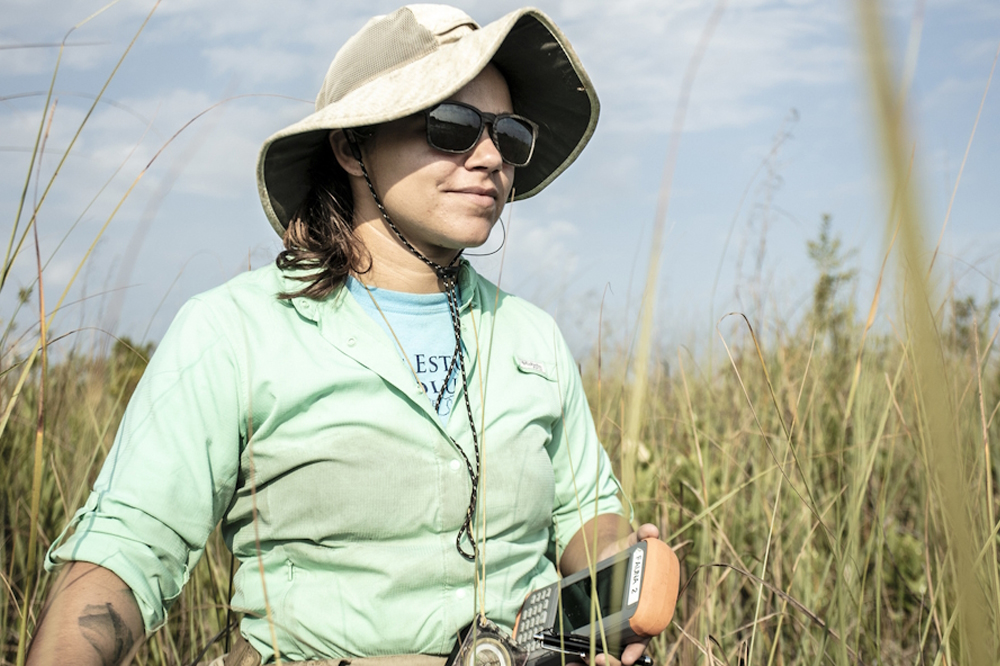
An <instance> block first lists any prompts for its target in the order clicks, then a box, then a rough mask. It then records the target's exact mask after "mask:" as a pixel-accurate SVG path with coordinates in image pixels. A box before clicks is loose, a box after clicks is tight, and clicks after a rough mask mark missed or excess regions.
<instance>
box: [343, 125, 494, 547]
mask: <svg viewBox="0 0 1000 666" xmlns="http://www.w3.org/2000/svg"><path fill="white" fill-rule="evenodd" d="M347 136H348V140H349V141H351V144H352V152H353V149H354V148H356V144H355V143H354V140H353V137H352V136H351V134H350V133H348V135H347ZM354 157H355V159H357V161H358V165H359V166H360V167H361V173H362V174H364V177H365V182H366V183H367V184H368V191H369V192H371V195H372V198H373V199H374V200H375V205H376V206H378V209H379V212H380V213H381V214H382V219H383V220H385V223H386V224H388V225H389V228H390V229H392V232H393V233H394V234H395V235H396V238H398V239H399V240H400V242H401V243H403V245H404V246H405V247H406V249H408V250H409V251H410V253H412V254H413V255H414V256H416V257H417V258H418V259H420V260H421V261H423V262H424V263H425V264H427V265H428V266H429V267H430V268H431V269H432V270H433V271H434V273H435V274H436V275H437V276H438V278H439V279H440V280H441V282H442V283H444V292H445V294H446V296H447V298H448V313H449V314H450V315H451V325H452V328H453V329H454V332H455V351H454V353H453V354H452V357H451V363H450V364H449V366H448V374H447V375H445V377H451V374H452V372H454V371H455V364H456V363H457V364H458V367H459V374H460V375H461V377H462V397H463V398H464V399H465V411H466V414H467V415H468V417H469V428H470V430H471V431H472V448H473V451H474V452H475V456H476V465H475V467H473V466H472V462H471V461H470V460H469V457H468V456H467V455H465V451H463V450H462V447H461V446H459V445H458V442H456V441H455V438H454V437H452V436H451V435H448V434H447V433H445V434H446V435H447V437H448V439H449V440H451V443H452V445H453V446H454V447H455V448H456V449H457V450H458V453H459V455H461V456H462V460H464V461H465V467H466V469H467V470H468V472H469V480H470V481H471V482H472V492H471V493H470V495H469V506H468V508H466V510H465V521H464V522H463V523H462V527H461V528H460V529H459V530H458V534H457V535H456V536H455V548H457V549H458V553H459V555H461V556H462V557H464V558H465V559H466V560H469V561H470V562H475V561H476V559H478V557H479V547H478V546H477V544H476V539H475V537H474V536H473V534H472V520H473V516H474V515H475V512H476V500H477V495H478V491H479V468H480V466H481V459H480V455H479V436H478V434H477V433H476V422H475V419H474V418H473V417H472V404H471V403H470V402H469V384H468V380H467V378H466V373H465V357H464V355H463V354H462V322H461V319H460V317H459V306H460V304H459V300H458V271H459V264H458V259H459V257H461V256H462V253H461V251H459V253H458V254H456V255H455V258H454V259H452V260H451V263H449V264H448V265H447V266H442V265H441V264H438V263H436V262H433V261H431V260H430V259H428V258H427V257H425V256H424V255H423V254H421V252H420V250H418V249H417V248H415V247H413V245H411V244H410V242H409V241H408V240H406V238H405V237H404V236H403V234H402V233H401V232H400V231H399V229H398V228H397V227H396V225H395V223H393V221H392V220H391V219H390V218H389V213H388V211H386V209H385V206H383V205H382V200H381V199H380V198H379V196H378V194H377V193H376V192H375V186H374V185H372V181H371V178H369V177H368V169H367V168H365V163H364V161H363V160H362V159H361V153H360V150H357V152H355V154H354ZM368 295H369V296H371V297H372V301H373V302H374V301H375V297H374V296H373V295H372V293H371V291H369V292H368ZM375 307H376V308H377V309H378V311H379V313H380V314H381V315H382V318H383V319H385V313H384V312H382V309H381V308H379V307H378V303H375ZM388 324H389V320H388V319H386V325H388ZM389 330H390V331H391V330H392V327H391V326H390V327H389ZM395 336H396V334H395V332H393V337H395ZM396 343H397V344H399V338H396ZM400 349H402V345H400ZM403 355H404V356H406V352H405V351H404V352H403ZM407 363H409V358H407ZM410 369H411V370H413V366H412V365H411V366H410ZM414 378H415V379H417V382H418V383H419V378H417V376H416V372H414ZM446 381H447V380H446ZM444 393H445V392H444V390H442V391H441V392H440V393H439V394H438V397H437V401H436V402H435V403H434V412H435V413H437V411H438V408H439V407H440V406H441V399H442V398H443V397H444ZM463 534H465V535H466V536H467V537H468V538H469V541H470V542H471V543H472V552H471V553H468V552H466V551H465V549H464V548H463V547H462V535H463Z"/></svg>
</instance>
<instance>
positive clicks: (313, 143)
mask: <svg viewBox="0 0 1000 666" xmlns="http://www.w3.org/2000/svg"><path fill="white" fill-rule="evenodd" d="M490 62H492V63H493V64H494V65H495V66H496V67H497V68H498V69H499V70H500V72H501V73H502V74H503V75H504V78H505V79H506V80H507V85H508V87H509V88H510V95H511V99H512V100H513V103H514V111H515V113H518V114H521V115H523V116H525V117H527V118H529V119H531V120H533V121H534V122H536V123H537V124H538V140H537V143H536V146H535V152H534V155H533V156H532V158H531V162H530V163H529V164H528V165H527V166H524V167H519V168H517V169H516V171H515V175H514V187H515V196H514V198H515V200H516V199H527V198H528V197H531V196H533V195H535V194H538V193H539V192H541V191H542V190H543V189H544V188H545V187H546V186H547V185H548V184H549V183H551V182H552V181H553V180H554V179H555V178H556V176H558V175H559V174H560V173H562V172H563V171H564V170H565V169H566V167H568V166H569V165H570V164H571V163H572V162H573V161H574V160H575V159H576V158H577V156H578V155H579V154H580V151H581V150H583V147H584V146H585V145H586V144H587V142H588V141H589V140H590V137H591V135H592V134H593V133H594V128H595V126H596V125H597V117H598V113H599V110H600V105H599V103H598V101H597V93H596V92H595V91H594V87H593V85H592V84H591V82H590V78H589V77H588V76H587V73H586V72H585V71H584V69H583V65H582V64H581V63H580V60H579V58H577V56H576V53H574V52H573V47H572V46H570V44H569V41H568V40H567V39H566V37H565V36H564V35H563V34H562V32H561V31H560V30H559V28H557V27H556V25H555V24H554V23H553V22H552V20H551V19H550V18H549V17H548V16H546V15H545V14H544V13H542V12H541V11H539V10H537V9H534V8H524V9H519V10H517V11H514V12H511V13H510V14H507V15H506V16H504V17H503V18H500V19H498V20H496V21H494V22H493V23H490V24H488V25H486V26H484V27H479V25H478V24H477V23H476V22H475V21H473V20H472V19H471V18H470V17H469V16H468V15H467V14H466V13H465V12H463V11H461V10H459V9H456V8H454V7H449V6H446V5H408V6H406V7H402V8H400V9H398V10H396V11H395V12H393V13H391V14H387V15H385V16H376V17H375V18H373V19H371V20H370V21H368V23H366V24H365V25H364V27H362V28H361V30H360V31H359V32H358V33H357V34H356V35H354V36H353V37H351V38H350V39H349V40H348V41H347V43H346V44H344V46H343V47H342V48H341V49H340V51H338V52H337V55H336V57H335V58H334V59H333V63H331V65H330V69H329V71H327V74H326V78H325V79H324V80H323V87H322V88H321V89H320V91H319V95H317V97H316V111H315V113H312V114H311V115H309V116H307V117H306V118H304V119H302V120H301V121H299V122H297V123H295V124H294V125H290V126H289V127H286V128H285V129H283V130H281V131H280V132H278V133H276V134H274V135H273V136H271V137H270V138H269V139H268V140H267V141H265V142H264V145H263V146H262V147H261V149H260V155H259V156H258V158H257V189H258V191H259V192H260V199H261V203H262V204H263V205H264V211H265V213H267V217H268V219H269V220H270V221H271V226H273V227H274V229H275V231H277V232H278V233H279V234H284V231H285V227H286V226H287V225H288V222H289V220H290V219H291V218H292V216H293V215H295V213H296V211H297V210H298V208H299V206H300V205H301V204H302V202H303V201H304V200H305V198H306V195H307V194H308V193H309V188H310V187H311V183H310V181H309V176H308V171H309V167H310V164H311V161H312V158H313V156H314V154H315V152H316V150H318V149H319V148H320V147H321V146H322V145H323V143H324V142H326V140H327V134H328V133H329V131H330V130H333V129H344V128H348V127H366V126H370V125H377V124H379V123H385V122H388V121H391V120H397V119H399V118H405V117H406V116H409V115H412V114H414V113H417V112H419V111H422V110H424V109H426V108H428V107H431V106H433V105H435V104H437V103H438V102H441V101H444V100H446V99H448V98H449V97H451V96H452V95H454V94H455V93H456V92H458V91H459V90H460V89H461V88H462V87H463V86H465V84H467V83H468V82H469V81H471V80H472V79H474V78H475V77H476V75H477V74H479V72H481V71H482V69H483V68H484V67H485V66H486V65H487V64H489V63H490Z"/></svg>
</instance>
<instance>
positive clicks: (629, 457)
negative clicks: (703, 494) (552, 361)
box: [621, 0, 727, 498]
mask: <svg viewBox="0 0 1000 666" xmlns="http://www.w3.org/2000/svg"><path fill="white" fill-rule="evenodd" d="M726 4H727V0H719V1H718V2H717V3H716V5H715V9H714V10H713V11H712V14H711V16H710V17H709V19H708V22H707V23H706V24H705V28H704V30H702V33H701V38H700V39H699V41H698V46H697V47H696V48H695V50H694V53H692V54H691V59H690V60H689V61H688V65H687V69H686V70H685V72H684V80H683V82H682V83H681V90H680V96H679V97H678V100H677V108H676V110H675V112H674V120H673V125H672V128H671V136H670V148H669V151H668V153H667V161H666V165H665V166H664V168H663V180H662V181H661V182H660V190H659V194H658V196H657V202H656V215H655V217H654V222H653V237H652V241H651V242H650V245H649V265H648V267H647V269H646V288H645V289H644V290H643V294H642V304H641V306H640V309H639V313H640V314H639V340H638V345H637V347H636V354H635V366H634V367H635V377H634V379H633V381H632V383H631V385H630V388H629V392H628V396H629V397H628V407H627V409H628V412H627V414H626V418H625V424H624V432H623V436H622V445H621V477H622V478H621V480H622V490H623V491H624V493H625V496H626V497H629V498H631V497H632V495H633V492H634V490H635V466H636V455H637V452H638V444H639V435H640V433H641V431H642V424H643V423H644V422H645V421H646V419H645V412H646V398H647V397H648V393H649V362H650V358H651V357H652V342H653V319H654V315H655V310H656V294H657V291H658V290H657V283H658V282H659V277H660V253H661V252H662V251H663V238H664V235H665V233H666V226H667V210H668V209H669V207H670V191H671V187H672V186H673V182H674V168H675V167H676V165H677V154H678V151H679V150H680V139H681V133H682V131H683V130H684V120H685V118H686V117H687V107H688V101H689V100H690V98H691V89H692V88H693V87H694V80H695V77H696V75H697V74H698V66H699V65H700V64H701V61H702V59H703V58H704V56H705V52H706V51H707V50H708V44H709V42H711V40H712V35H713V34H714V33H715V29H716V27H718V25H719V21H721V20H722V15H723V14H724V13H725V10H726Z"/></svg>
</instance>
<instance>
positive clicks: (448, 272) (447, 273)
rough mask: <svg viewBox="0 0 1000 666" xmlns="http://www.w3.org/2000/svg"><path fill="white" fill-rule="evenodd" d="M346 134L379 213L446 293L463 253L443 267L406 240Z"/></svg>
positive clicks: (351, 139)
mask: <svg viewBox="0 0 1000 666" xmlns="http://www.w3.org/2000/svg"><path fill="white" fill-rule="evenodd" d="M344 134H345V135H346V136H347V141H348V143H349V144H350V146H351V154H352V155H354V159H356V160H357V161H358V166H360V167H361V173H362V175H363V176H364V177H365V183H367V184H368V191H369V192H371V194H372V199H374V200H375V205H376V206H378V210H379V213H381V214H382V219H383V220H385V223H386V224H388V225H389V228H390V229H392V233H394V234H396V238H398V239H399V242H400V243H402V244H403V246H404V247H405V248H406V249H407V250H409V251H410V252H411V253H412V254H413V256H415V257H416V258H417V259H420V261H422V262H424V263H425V264H427V265H428V266H429V267H430V268H431V270H433V271H434V273H435V275H437V276H438V277H439V278H440V279H441V280H442V281H443V282H444V283H445V291H449V287H450V284H454V283H456V281H457V279H458V268H459V266H458V260H459V259H460V258H461V256H462V252H463V251H462V250H459V251H458V254H456V255H455V258H454V259H452V260H451V262H449V264H448V265H447V266H442V265H441V264H439V263H437V262H435V261H432V260H430V259H428V258H427V257H426V256H424V254H423V253H422V252H421V251H420V250H418V249H417V248H415V247H413V244H412V243H410V241H408V240H406V237H405V236H403V233H402V232H401V231H400V230H399V227H397V226H396V224H395V223H394V222H393V221H392V218H390V217H389V212H388V211H387V210H386V209H385V206H384V205H383V204H382V199H381V198H379V196H378V193H377V192H375V186H374V185H372V179H371V178H370V177H369V176H368V169H367V168H366V167H365V162H364V160H363V159H362V158H361V148H360V146H358V143H357V140H356V138H355V136H354V132H351V131H350V130H348V131H345V132H344Z"/></svg>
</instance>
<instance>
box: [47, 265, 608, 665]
mask: <svg viewBox="0 0 1000 666" xmlns="http://www.w3.org/2000/svg"><path fill="white" fill-rule="evenodd" d="M300 284H301V283H298V282H293V281H291V280H288V279H287V278H286V277H285V276H283V275H282V274H281V272H280V271H279V270H278V269H277V268H276V267H274V266H273V265H271V266H268V267H266V268H262V269H259V270H256V271H253V272H249V273H246V274H244V275H241V276H239V277H237V278H235V279H233V280H231V281H230V282H228V283H227V284H225V285H222V286H221V287H218V288H216V289H214V290H212V291H209V292H207V293H205V294H202V295H200V296H197V297H195V298H193V299H192V300H191V301H190V302H188V303H187V304H186V305H185V306H184V307H183V308H182V309H181V311H180V312H179V313H178V315H177V318H176V319H175V321H174V322H173V324H172V325H171V327H170V329H169V330H168V332H167V334H166V335H165V336H164V338H163V340H162V342H161V343H160V346H159V349H158V350H157V352H156V354H155V355H154V356H153V358H152V360H151V361H150V363H149V366H148V367H147V369H146V372H145V374H144V375H143V378H142V380H141V381H140V383H139V386H138V387H137V389H136V391H135V394H134V395H133V397H132V400H131V402H130V404H129V406H128V409H127V410H126V412H125V416H124V418H123V420H122V423H121V426H120V428H119V431H118V435H117V439H116V441H115V444H114V447H113V449H112V451H111V453H110V455H109V456H108V459H107V461H106V462H105V464H104V467H103V468H102V470H101V473H100V475H99V477H98V479H97V481H96V483H95V486H94V489H93V492H92V494H91V495H90V497H89V499H88V500H87V503H86V504H85V506H84V507H83V508H81V509H80V511H78V512H77V514H76V515H75V516H74V518H73V521H72V523H71V525H70V527H69V528H68V531H71V532H72V533H71V535H70V536H68V537H67V538H65V539H64V540H62V541H57V543H55V544H54V545H53V547H52V548H51V549H50V551H49V555H48V558H47V566H49V567H50V568H51V567H53V566H56V565H57V564H58V563H61V562H66V561H70V560H82V561H88V562H93V563H95V564H99V565H101V566H104V567H106V568H108V569H110V570H111V571H113V572H115V573H116V574H117V575H118V576H119V577H121V578H122V579H123V580H124V581H125V582H126V583H127V584H128V585H129V586H130V587H131V588H132V591H133V592H134V595H135V599H136V602H137V603H138V605H139V608H140V609H141V611H142V614H143V618H144V621H145V624H146V628H147V630H148V631H153V630H154V629H156V628H157V627H159V626H160V625H162V624H163V622H164V621H165V618H166V613H167V610H168V608H169V607H170V604H171V603H172V602H173V601H174V600H175V599H176V598H177V596H178V595H179V593H180V590H181V587H182V585H183V584H184V583H185V581H187V579H188V576H189V574H190V572H191V570H192V569H193V568H194V566H195V564H196V563H197V562H198V560H199V558H200V556H201V554H202V552H203V549H204V545H205V542H206V540H207V539H208V536H209V535H210V533H211V531H212V530H213V529H214V527H215V525H216V524H218V523H219V521H220V520H221V521H222V530H223V533H224V535H225V538H226V542H227V544H230V546H231V548H232V549H233V552H234V553H235V555H236V556H237V557H238V558H239V559H240V560H241V561H242V562H244V563H246V564H247V566H243V567H241V568H240V569H239V571H238V572H237V574H236V593H235V597H234V599H233V604H234V606H235V607H237V608H239V609H242V610H243V611H244V612H245V613H246V615H245V617H244V619H243V622H242V626H241V631H242V632H243V634H244V635H245V636H246V637H247V638H248V640H249V641H250V642H251V644H252V645H253V646H254V647H255V648H257V649H258V650H259V651H260V652H261V654H262V655H263V657H264V661H265V663H266V662H267V661H268V660H269V659H271V658H272V657H273V653H274V651H273V648H272V642H271V632H270V628H269V627H268V620H267V619H266V617H267V613H266V609H265V594H264V592H265V588H266V599H267V603H268V604H269V605H270V610H271V617H272V621H273V623H274V627H275V632H276V635H277V641H278V645H279V647H280V650H281V654H282V658H283V659H286V660H307V659H317V658H329V657H352V656H378V655H391V654H413V653H426V654H445V653H448V652H449V651H450V650H451V648H452V645H453V643H454V640H455V636H456V632H457V631H458V630H459V629H460V628H462V627H464V626H465V625H466V624H468V623H469V622H470V621H471V620H472V618H473V616H474V614H475V611H476V604H477V603H478V601H477V599H476V596H477V595H476V585H475V574H476V570H475V565H474V564H473V563H471V562H468V561H466V560H465V559H463V558H462V557H461V556H460V555H459V553H458V552H457V550H456V548H455V538H456V535H457V534H458V531H459V529H460V527H461V525H462V522H463V520H464V518H465V513H466V508H467V506H468V503H469V494H470V491H471V485H470V483H471V481H470V479H469V474H468V471H467V469H466V466H465V463H464V462H463V461H462V460H461V456H460V455H459V453H458V451H456V449H455V444H453V443H452V441H451V440H452V439H454V441H455V442H456V443H457V444H458V446H460V447H462V449H463V450H464V451H465V454H466V455H467V456H468V457H469V459H470V460H474V459H475V456H474V453H473V444H472V437H471V432H470V429H469V423H468V417H467V415H466V410H465V409H464V406H463V407H460V408H458V409H455V410H453V413H452V414H451V416H450V418H449V420H448V421H447V423H442V422H441V421H440V420H439V419H438V417H437V416H436V415H435V414H434V411H433V407H432V405H431V404H430V401H429V400H428V398H427V396H426V395H425V394H424V393H423V391H422V389H421V387H420V386H419V384H418V382H417V381H416V379H415V378H414V376H413V374H412V372H411V370H410V368H409V367H408V366H407V364H406V363H405V362H404V361H403V360H402V359H401V358H400V356H399V354H398V353H397V352H396V350H395V348H394V346H393V342H392V340H391V339H390V338H389V336H388V335H386V333H385V332H384V330H383V329H382V327H381V326H380V325H379V324H378V323H377V322H375V321H373V320H372V319H371V318H370V317H369V316H368V315H366V314H365V313H364V312H363V311H362V309H361V308H360V306H359V305H358V303H357V302H356V301H355V300H354V298H353V297H352V296H351V295H350V294H349V292H348V291H347V290H346V289H344V288H341V289H339V290H337V291H336V292H335V293H334V294H332V295H331V296H330V297H329V298H327V299H326V300H324V301H313V300H309V299H306V298H296V299H293V300H291V301H287V300H285V301H282V300H278V299H277V298H276V294H277V293H278V292H280V291H282V290H283V289H294V288H296V287H297V286H298V285H300ZM460 286H461V294H462V306H461V324H462V338H463V342H464V344H465V347H466V349H467V372H468V387H469V399H470V401H471V404H472V409H473V415H474V418H475V420H476V424H477V429H478V431H479V433H480V443H481V447H482V470H483V471H482V479H481V489H480V493H479V503H478V508H477V512H476V520H475V522H476V529H475V535H476V538H477V541H478V542H479V552H480V556H481V557H482V558H483V559H484V561H485V570H486V579H485V593H484V594H483V598H482V603H483V604H484V605H485V609H486V614H487V616H488V617H489V618H491V619H492V620H494V621H495V622H497V623H498V624H499V625H501V626H502V627H506V628H507V629H508V630H509V629H511V627H512V625H513V623H514V618H515V616H516V614H517V610H518V608H519V606H520V604H521V601H522V600H523V599H524V597H525V595H526V594H527V593H528V592H530V591H531V590H532V589H535V588H537V587H539V586H542V585H546V584H548V583H551V582H553V581H555V580H556V579H557V573H556V567H555V564H554V560H555V561H558V558H559V557H560V556H561V555H562V551H563V548H564V547H565V546H566V544H567V542H568V541H569V540H570V539H571V538H572V537H573V535H574V534H575V533H576V532H577V531H578V530H579V529H580V527H581V526H582V524H583V523H584V522H586V521H587V520H589V519H591V518H593V517H594V516H595V515H597V514H599V513H620V512H621V503H620V502H619V500H618V498H617V495H616V493H617V490H618V487H617V482H616V480H615V479H614V477H613V475H612V472H611V466H610V463H609V461H608V458H607V455H606V454H605V452H604V450H603V448H602V447H601V445H600V443H599V442H598V440H597V435H596V433H595V430H594V425H593V420H592V418H591V415H590V412H589V409H588V406H587V401H586V397H585V396H584V393H583V390H582V388H581V382H580V377H579V374H578V371H577V367H576V364H575V362H574V361H573V358H572V356H571V354H570V352H569V350H568V349H567V347H566V344H565V342H564V341H563V338H562V336H561V335H560V333H559V331H558V330H557V328H556V325H555V323H554V322H553V320H552V319H551V317H549V316H548V315H546V314H545V313H544V312H542V311H541V310H539V309H538V308H536V307H534V306H532V305H530V304H529V303H527V302H525V301H523V300H521V299H519V298H516V297H514V296H511V295H509V294H506V293H504V292H502V291H498V289H497V288H496V287H495V286H494V285H492V284H490V283H489V282H488V281H487V280H485V279H483V278H482V277H480V276H479V275H478V274H476V273H475V271H474V270H472V268H471V267H469V266H468V265H464V266H463V269H462V274H461V279H460ZM459 390H461V389H459ZM461 400H462V396H461V395H457V396H456V405H459V404H461V403H460V401H461ZM449 435H450V438H451V439H450V438H449ZM254 492H255V493H256V508H254V503H255V502H254V499H253V494H254ZM254 523H256V527H255V525H254ZM255 531H256V534H255ZM258 535H259V540H260V542H259V543H260V545H259V549H258V547H257V545H256V536H258ZM465 547H466V550H469V549H470V544H468V543H466V544H465ZM258 560H259V562H260V563H261V564H262V565H263V569H264V577H263V585H262V583H261V576H260V574H259V570H258V564H257V563H258Z"/></svg>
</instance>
